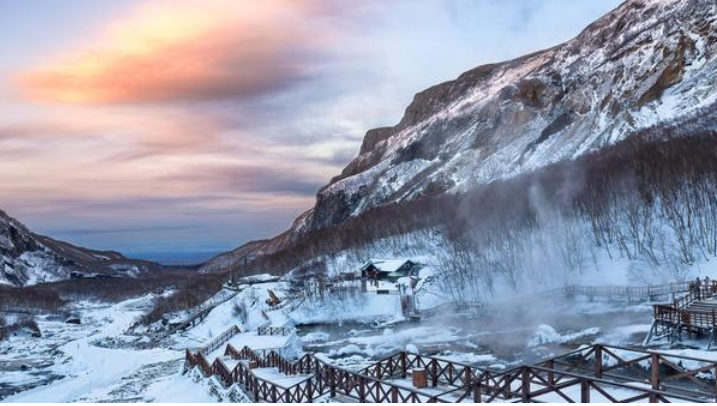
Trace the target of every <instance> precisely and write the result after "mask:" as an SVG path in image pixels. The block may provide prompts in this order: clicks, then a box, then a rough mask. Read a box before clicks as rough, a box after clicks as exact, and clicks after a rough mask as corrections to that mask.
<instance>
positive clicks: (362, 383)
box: [358, 376, 366, 403]
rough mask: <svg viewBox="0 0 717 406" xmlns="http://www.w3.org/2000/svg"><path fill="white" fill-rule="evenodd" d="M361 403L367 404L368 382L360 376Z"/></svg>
mask: <svg viewBox="0 0 717 406" xmlns="http://www.w3.org/2000/svg"><path fill="white" fill-rule="evenodd" d="M358 392H359V403H366V381H364V378H363V376H359V388H358Z"/></svg>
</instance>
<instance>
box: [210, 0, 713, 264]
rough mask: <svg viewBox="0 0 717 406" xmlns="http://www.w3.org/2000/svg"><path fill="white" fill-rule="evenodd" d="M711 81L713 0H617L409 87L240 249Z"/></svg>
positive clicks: (625, 123)
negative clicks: (295, 206) (556, 32)
mask: <svg viewBox="0 0 717 406" xmlns="http://www.w3.org/2000/svg"><path fill="white" fill-rule="evenodd" d="M716 83H717V3H715V2H714V1H713V0H628V1H626V2H625V3H623V4H622V5H621V6H620V7H618V8H617V9H615V10H614V11H612V12H611V13H609V14H607V15H606V16H604V17H602V18H601V19H599V20H597V21H596V22H594V23H593V24H591V25H590V26H588V27H587V28H586V29H585V30H584V31H583V32H582V33H580V34H579V35H578V36H577V37H576V38H574V39H572V40H570V41H568V42H566V43H564V44H561V45H558V46H556V47H553V48H550V49H547V50H544V51H540V52H536V53H533V54H530V55H526V56H524V57H521V58H518V59H515V60H511V61H507V62H502V63H496V64H490V65H484V66H480V67H477V68H475V69H473V70H471V71H468V72H466V73H464V74H462V75H460V76H459V77H458V78H457V79H456V80H453V81H449V82H446V83H442V84H439V85H437V86H434V87H431V88H429V89H427V90H425V91H423V92H420V93H418V94H417V95H416V96H415V98H414V100H413V102H412V103H411V104H410V105H409V106H408V108H407V109H406V112H405V115H404V117H403V118H402V119H401V121H400V122H399V123H398V124H397V125H396V126H394V127H386V128H378V129H373V130H370V131H369V132H368V133H367V134H366V136H365V138H364V142H363V145H362V147H361V151H360V154H359V156H357V157H356V158H355V159H354V160H353V161H352V162H351V163H349V165H348V166H347V167H346V168H345V169H344V170H343V171H342V173H341V174H340V175H339V176H337V177H335V178H334V179H332V180H331V182H330V183H329V184H328V185H327V186H325V187H324V188H322V189H321V190H320V191H319V193H318V194H317V202H316V206H315V207H314V208H312V209H311V210H309V211H307V212H306V213H304V214H303V215H301V216H300V217H299V218H298V219H297V220H296V221H295V222H294V224H293V226H292V227H291V228H290V229H289V230H288V231H287V232H286V233H284V234H282V235H280V236H278V237H276V238H274V239H272V240H269V241H265V242H261V243H258V244H257V243H255V244H253V245H251V246H249V247H245V249H243V250H242V251H241V252H242V253H245V251H247V249H248V251H251V252H254V253H257V252H258V251H263V252H275V251H277V250H279V249H282V248H285V247H287V246H290V245H292V244H296V243H297V242H301V240H302V239H303V238H305V236H306V235H308V234H309V233H311V232H315V231H317V230H322V229H327V228H331V227H336V226H337V225H340V224H342V223H344V222H346V221H347V220H349V219H351V218H354V217H356V216H357V215H360V214H361V213H364V212H366V211H368V210H370V209H372V208H376V207H382V206H386V205H388V204H393V203H399V204H401V203H403V202H408V201H412V200H415V199H418V198H420V197H423V196H440V195H442V194H456V193H461V192H465V191H467V190H470V189H471V188H473V187H475V186H478V185H481V184H486V183H489V182H492V181H494V180H498V179H506V178H510V177H513V176H516V175H519V174H522V173H528V172H531V171H534V170H536V169H538V168H541V167H545V166H546V165H549V164H552V163H555V162H559V161H562V160H566V159H572V158H576V157H579V156H581V155H585V154H587V153H590V152H595V151H599V150H600V149H601V148H605V147H606V146H610V145H614V144H615V143H618V142H620V141H623V140H625V139H627V138H629V137H630V136H631V135H632V134H636V133H639V132H640V131H641V130H643V129H645V128H649V127H652V126H657V125H669V124H670V123H674V122H676V121H679V120H681V119H683V118H685V117H694V116H695V115H699V114H708V113H704V112H709V111H714V109H713V108H714V106H715V102H716V101H717V87H716ZM712 125H714V126H715V127H717V123H715V122H714V121H712ZM249 248H250V249H249ZM235 254H236V252H235ZM238 257H239V256H238V255H232V254H228V255H224V256H219V257H217V258H215V259H214V260H212V261H210V262H209V263H208V264H207V265H206V266H205V269H216V268H217V266H220V265H223V266H227V265H229V264H231V263H233V262H235V261H236V260H237V259H238ZM241 257H242V258H243V255H242V256H241Z"/></svg>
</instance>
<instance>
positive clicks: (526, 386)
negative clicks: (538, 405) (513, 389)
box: [521, 367, 530, 403]
mask: <svg viewBox="0 0 717 406" xmlns="http://www.w3.org/2000/svg"><path fill="white" fill-rule="evenodd" d="M521 380H522V381H523V384H522V386H521V387H522V389H523V390H522V395H523V399H522V402H523V403H528V401H529V400H530V371H529V370H528V367H523V371H522V372H521Z"/></svg>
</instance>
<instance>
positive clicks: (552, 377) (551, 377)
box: [548, 359, 555, 386]
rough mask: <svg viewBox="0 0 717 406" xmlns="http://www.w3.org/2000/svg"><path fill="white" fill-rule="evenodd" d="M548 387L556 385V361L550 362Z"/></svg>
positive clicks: (551, 360) (550, 360)
mask: <svg viewBox="0 0 717 406" xmlns="http://www.w3.org/2000/svg"><path fill="white" fill-rule="evenodd" d="M548 369H549V371H548V385H551V386H552V385H555V372H554V371H555V360H554V359H549V360H548Z"/></svg>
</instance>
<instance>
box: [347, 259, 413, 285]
mask: <svg viewBox="0 0 717 406" xmlns="http://www.w3.org/2000/svg"><path fill="white" fill-rule="evenodd" d="M359 269H360V271H361V278H362V279H363V278H365V279H370V280H377V281H387V282H396V281H397V280H398V279H399V278H402V277H406V276H412V275H417V274H418V271H419V270H420V269H421V266H420V265H419V264H417V263H416V262H414V261H411V260H410V259H382V258H372V259H369V260H368V261H366V262H365V263H364V264H363V265H361V268H359Z"/></svg>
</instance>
